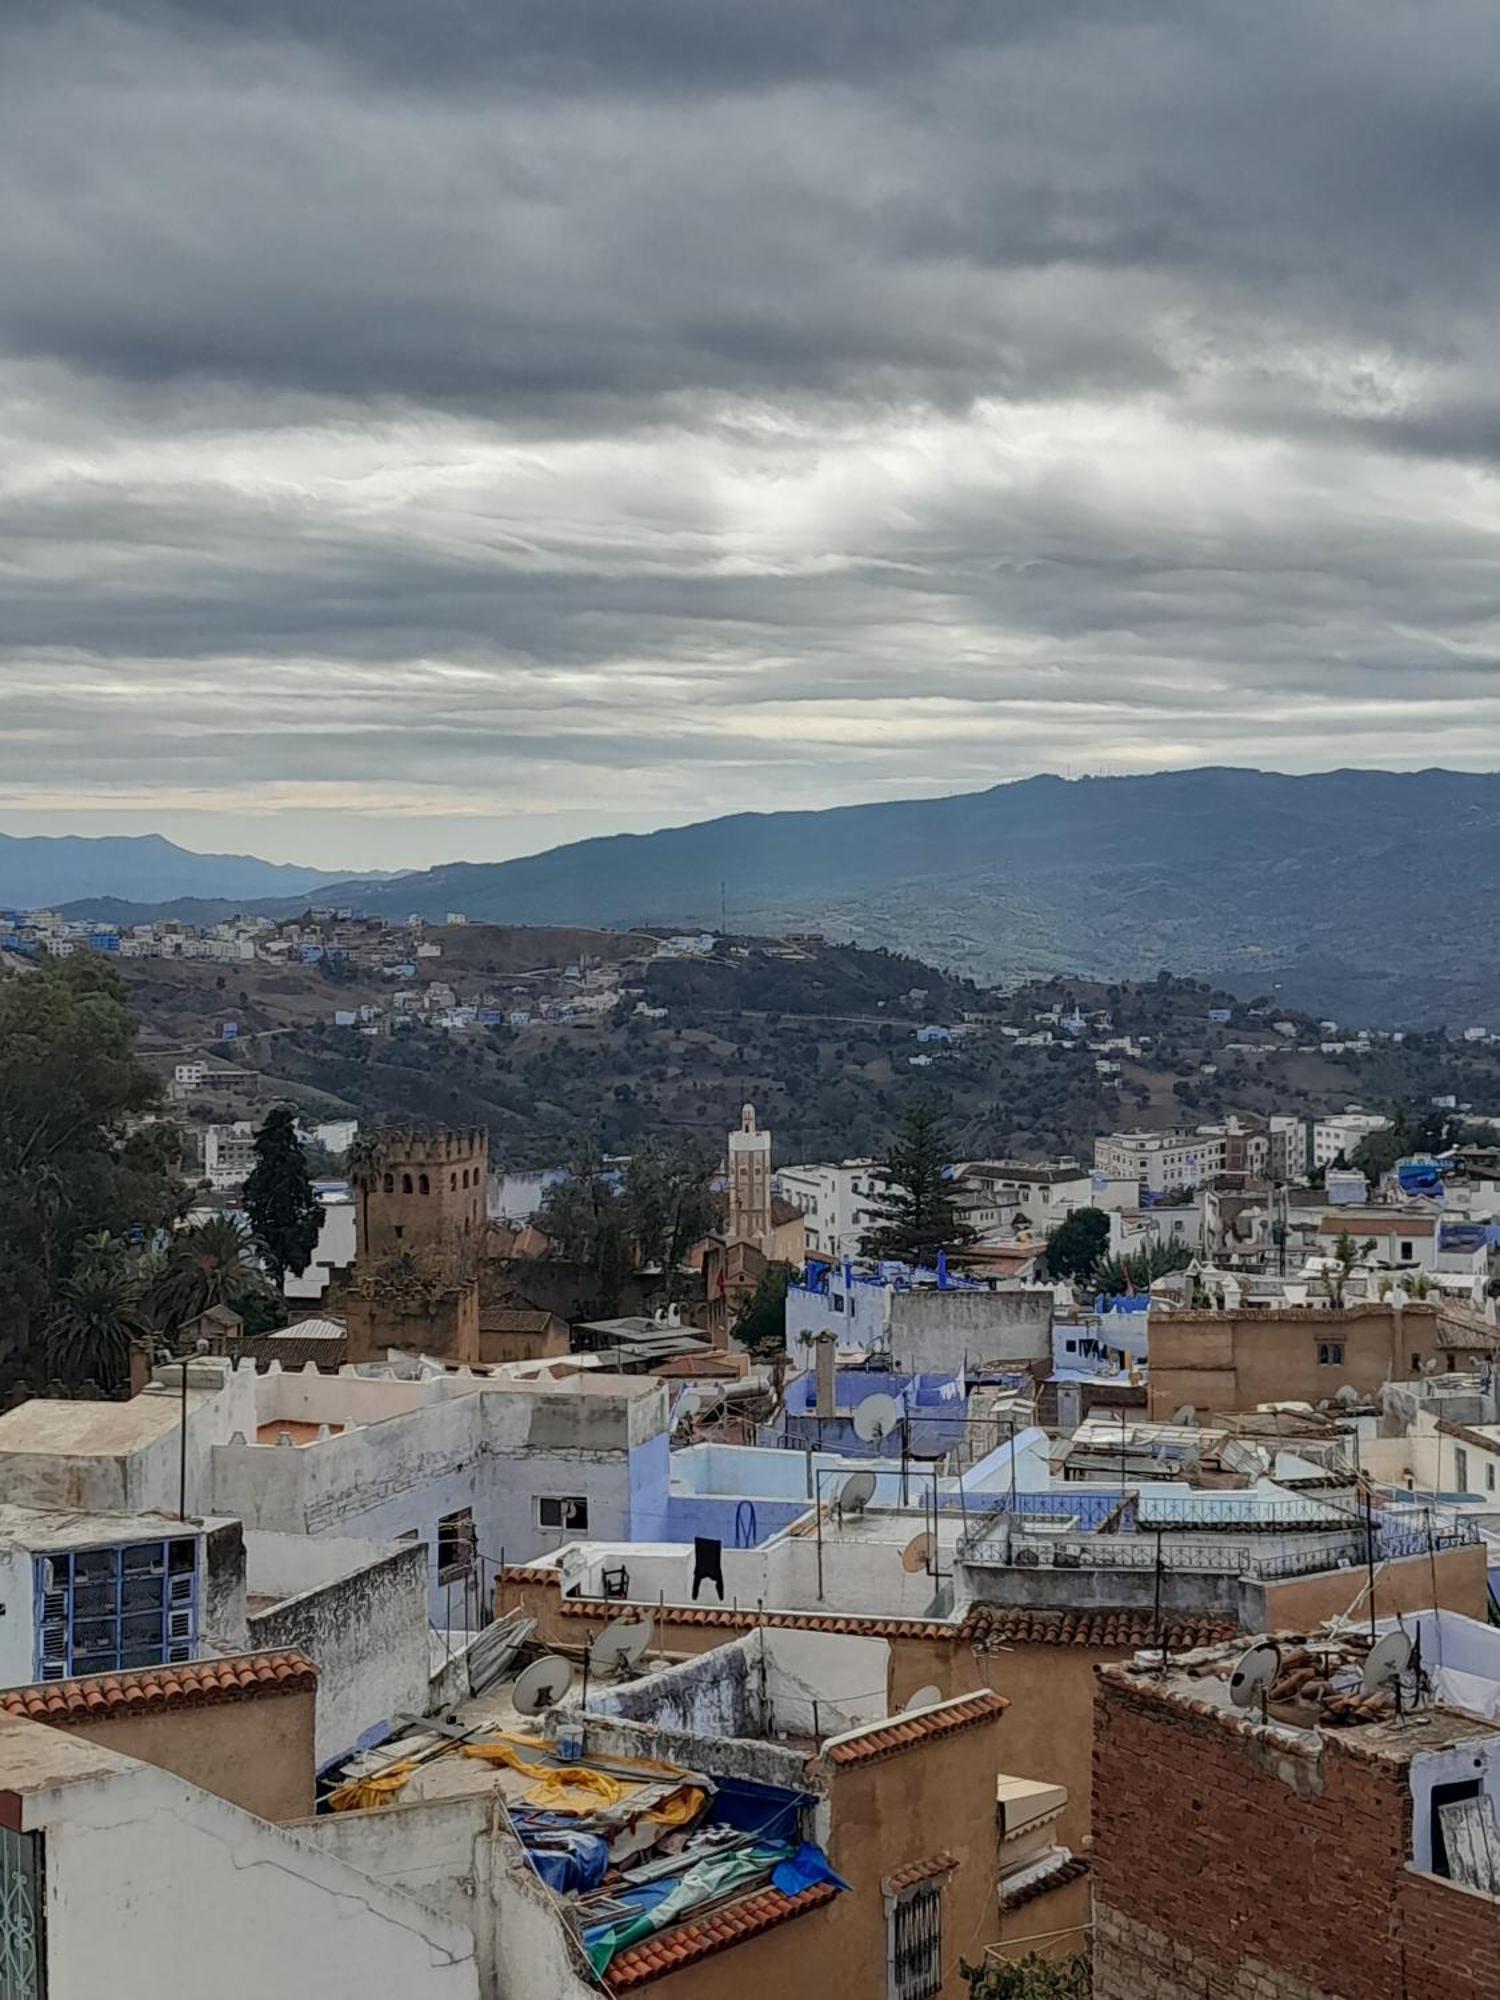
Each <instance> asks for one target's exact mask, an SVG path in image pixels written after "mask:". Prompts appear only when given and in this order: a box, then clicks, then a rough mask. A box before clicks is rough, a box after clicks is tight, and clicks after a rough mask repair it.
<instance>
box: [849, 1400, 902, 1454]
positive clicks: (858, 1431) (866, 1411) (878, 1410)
mask: <svg viewBox="0 0 1500 2000" xmlns="http://www.w3.org/2000/svg"><path fill="white" fill-rule="evenodd" d="M900 1422H901V1405H900V1404H899V1403H898V1402H897V1401H896V1399H895V1397H894V1396H866V1397H865V1400H864V1401H863V1402H862V1403H861V1404H860V1406H859V1408H858V1409H857V1410H856V1411H855V1412H854V1435H855V1436H856V1437H857V1438H859V1439H861V1440H862V1441H863V1442H864V1443H865V1444H879V1443H880V1441H881V1439H882V1438H888V1437H889V1436H890V1435H891V1433H892V1432H893V1431H894V1430H895V1429H896V1427H897V1426H898V1425H899V1424H900Z"/></svg>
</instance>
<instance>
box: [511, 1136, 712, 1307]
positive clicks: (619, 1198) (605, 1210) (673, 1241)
mask: <svg viewBox="0 0 1500 2000" xmlns="http://www.w3.org/2000/svg"><path fill="white" fill-rule="evenodd" d="M713 1171H714V1169H713V1162H712V1161H711V1160H710V1158H709V1157H708V1155H707V1154H706V1153H705V1152H704V1151H702V1149H701V1148H699V1147H698V1146H695V1145H693V1144H692V1143H691V1142H688V1143H684V1144H680V1145H675V1146H674V1145H667V1144H664V1143H661V1142H658V1141H648V1142H647V1143H646V1144H645V1145H643V1146H642V1147H641V1148H640V1149H639V1150H638V1151H637V1152H636V1153H635V1154H634V1155H633V1156H632V1157H631V1159H630V1160H629V1161H628V1162H627V1163H626V1166H625V1169H624V1172H623V1173H620V1174H615V1173H612V1172H609V1171H607V1170H606V1168H605V1164H604V1156H603V1154H602V1153H601V1152H600V1149H599V1147H598V1145H597V1144H596V1143H595V1142H594V1141H593V1140H586V1141H585V1142H584V1143H583V1144H582V1145H581V1146H580V1147H579V1148H578V1149H577V1150H576V1151H575V1153H574V1155H573V1158H572V1160H571V1161H570V1162H569V1166H568V1172H567V1177H566V1178H565V1179H564V1180H560V1181H556V1182H554V1183H553V1185H552V1186H551V1187H549V1188H548V1189H547V1192H546V1194H545V1196H544V1197H543V1199H542V1205H541V1208H540V1210H539V1211H538V1213H537V1218H536V1220H537V1227H538V1228H539V1229H541V1230H542V1231H543V1232H544V1233H545V1234H546V1235H548V1236H550V1237H551V1238H552V1239H553V1241H554V1242H555V1243H556V1244H557V1245H558V1247H559V1249H560V1250H561V1251H562V1253H563V1255H564V1256H565V1257H566V1258H568V1259H569V1260H570V1262H572V1263H575V1264H578V1265H580V1266H581V1267H582V1268H583V1269H584V1270H585V1271H586V1272H588V1273H589V1274H590V1277H591V1278H592V1281H593V1287H594V1293H593V1299H592V1302H591V1303H590V1305H589V1308H588V1310H589V1313H590V1314H591V1315H593V1316H595V1317H605V1318H607V1317H609V1316H610V1315H611V1314H613V1313H616V1312H618V1310H619V1303H620V1292H621V1288H622V1286H623V1284H624V1281H625V1278H626V1275H627V1273H629V1272H631V1271H635V1270H645V1271H659V1272H660V1273H661V1290H662V1294H663V1296H664V1297H665V1298H666V1299H667V1300H669V1301H670V1300H672V1299H674V1298H675V1297H676V1296H677V1293H678V1291H679V1289H680V1285H681V1268H680V1267H681V1265H682V1261H683V1259H684V1258H685V1257H686V1255H687V1253H688V1251H689V1250H691V1248H692V1247H693V1245H694V1244H695V1243H697V1242H699V1241H701V1239H702V1238H703V1237H704V1236H706V1235H708V1233H709V1232H710V1231H711V1230H713V1229H715V1228H716V1227H717V1226H718V1221H719V1212H718V1204H717V1202H716V1200H715V1198H714V1195H713V1191H712V1180H713Z"/></svg>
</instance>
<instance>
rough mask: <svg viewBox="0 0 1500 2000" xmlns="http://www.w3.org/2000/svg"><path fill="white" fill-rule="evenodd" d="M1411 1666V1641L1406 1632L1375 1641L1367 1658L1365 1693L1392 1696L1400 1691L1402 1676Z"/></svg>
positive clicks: (1388, 1634)
mask: <svg viewBox="0 0 1500 2000" xmlns="http://www.w3.org/2000/svg"><path fill="white" fill-rule="evenodd" d="M1410 1665H1411V1640H1410V1639H1408V1638H1407V1636H1406V1634H1405V1633H1404V1632H1387V1633H1386V1635H1385V1637H1384V1638H1383V1639H1377V1640H1376V1641H1375V1644H1374V1645H1373V1646H1372V1647H1371V1648H1370V1650H1369V1653H1368V1654H1367V1655H1366V1657H1365V1671H1364V1685H1365V1693H1366V1694H1391V1693H1395V1692H1397V1691H1399V1689H1400V1686H1401V1676H1402V1675H1403V1674H1404V1673H1405V1672H1406V1670H1407V1668H1408V1667H1409V1666H1410Z"/></svg>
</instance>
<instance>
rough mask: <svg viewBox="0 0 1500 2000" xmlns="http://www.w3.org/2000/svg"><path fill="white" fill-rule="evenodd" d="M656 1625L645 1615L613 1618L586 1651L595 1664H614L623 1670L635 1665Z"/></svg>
mask: <svg viewBox="0 0 1500 2000" xmlns="http://www.w3.org/2000/svg"><path fill="white" fill-rule="evenodd" d="M655 1633H656V1628H655V1626H654V1625H653V1623H652V1621H651V1620H650V1619H649V1618H616V1619H614V1620H613V1621H612V1622H611V1623H610V1624H608V1625H606V1626H605V1628H604V1630H603V1631H602V1632H601V1633H600V1634H599V1636H598V1638H597V1639H596V1640H595V1641H594V1643H593V1646H592V1647H591V1648H590V1651H589V1660H590V1663H591V1664H592V1665H593V1666H595V1667H614V1668H616V1669H617V1670H618V1671H619V1672H621V1673H624V1672H625V1671H626V1669H627V1668H630V1667H634V1666H639V1664H640V1662H641V1661H642V1660H643V1659H644V1658H645V1655H646V1648H647V1647H648V1646H649V1645H650V1644H651V1641H652V1639H653V1638H654V1637H655Z"/></svg>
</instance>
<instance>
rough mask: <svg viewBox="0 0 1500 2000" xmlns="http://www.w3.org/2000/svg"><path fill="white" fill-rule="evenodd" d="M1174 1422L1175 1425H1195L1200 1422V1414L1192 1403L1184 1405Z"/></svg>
mask: <svg viewBox="0 0 1500 2000" xmlns="http://www.w3.org/2000/svg"><path fill="white" fill-rule="evenodd" d="M1172 1421H1173V1423H1174V1424H1195V1423H1197V1421H1198V1412H1197V1410H1196V1409H1195V1408H1194V1407H1193V1405H1192V1404H1191V1403H1184V1404H1183V1406H1182V1408H1181V1409H1180V1410H1179V1411H1178V1412H1177V1414H1176V1416H1175V1417H1173V1419H1172Z"/></svg>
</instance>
